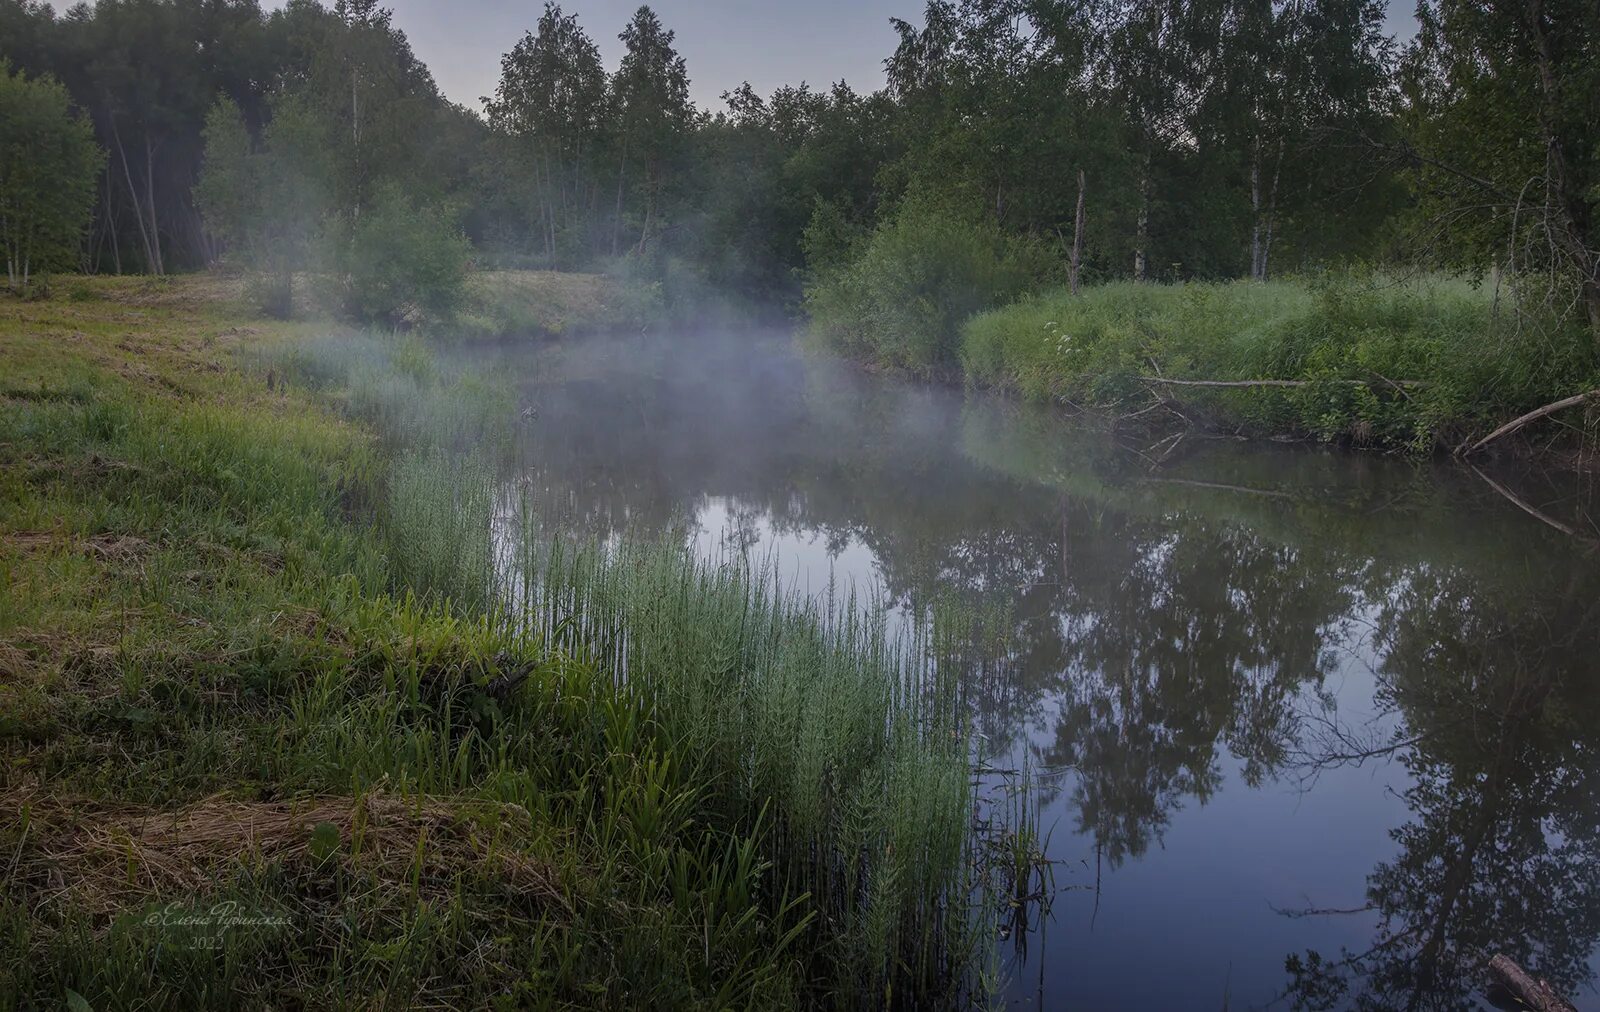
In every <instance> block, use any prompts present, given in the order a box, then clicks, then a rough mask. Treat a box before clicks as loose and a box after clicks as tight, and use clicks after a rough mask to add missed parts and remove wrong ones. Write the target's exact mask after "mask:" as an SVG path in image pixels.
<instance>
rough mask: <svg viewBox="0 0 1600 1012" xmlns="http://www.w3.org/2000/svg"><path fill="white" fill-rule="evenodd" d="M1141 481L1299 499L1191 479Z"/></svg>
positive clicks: (1142, 479) (1285, 494)
mask: <svg viewBox="0 0 1600 1012" xmlns="http://www.w3.org/2000/svg"><path fill="white" fill-rule="evenodd" d="M1141 456H1143V454H1141ZM1145 459H1146V460H1148V459H1149V458H1148V457H1146V458H1145ZM1139 481H1141V482H1146V483H1149V484H1152V485H1187V486H1189V487H1191V488H1213V489H1219V490H1221V491H1223V492H1245V493H1248V494H1249V495H1261V496H1266V497H1267V498H1269V499H1287V500H1289V501H1290V502H1295V501H1297V500H1298V498H1299V497H1298V496H1292V495H1290V494H1289V493H1287V492H1274V491H1272V490H1271V489H1265V488H1247V487H1245V486H1244V485H1224V484H1222V483H1221V482H1215V481H1194V480H1192V479H1189V478H1140V479H1139Z"/></svg>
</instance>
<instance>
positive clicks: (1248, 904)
mask: <svg viewBox="0 0 1600 1012" xmlns="http://www.w3.org/2000/svg"><path fill="white" fill-rule="evenodd" d="M494 354H495V358H494V361H493V363H492V365H493V368H494V369H495V370H496V371H497V372H500V373H502V374H503V375H512V376H514V377H516V378H517V382H518V384H519V396H520V397H521V398H522V401H523V404H524V405H526V406H527V408H528V409H529V410H528V411H527V412H526V417H525V419H524V421H523V423H522V424H521V425H520V426H519V432H520V433H521V437H520V439H521V442H522V444H523V449H525V450H526V451H527V452H526V453H525V454H524V455H523V457H524V459H525V461H526V462H527V463H526V464H525V468H526V470H525V473H523V474H519V475H517V476H516V480H517V481H518V482H519V487H520V488H524V489H527V488H531V489H534V490H535V492H536V494H537V496H538V497H539V500H540V503H541V508H543V509H545V510H547V511H550V512H552V513H554V514H557V515H559V517H560V518H561V520H562V522H563V523H565V524H568V525H571V526H572V527H575V528H578V529H582V530H587V531H595V532H601V533H607V532H616V531H624V530H627V531H634V532H645V533H659V532H662V531H668V530H674V529H681V528H682V525H684V524H687V525H688V527H687V529H688V530H689V532H690V533H689V534H688V535H687V536H688V537H689V538H690V539H691V541H692V543H693V544H694V545H695V546H696V549H697V550H699V551H703V552H707V553H712V552H725V551H729V550H733V551H743V552H747V553H750V554H751V555H752V556H760V557H762V558H765V559H772V560H775V565H777V566H778V567H779V569H780V571H781V572H782V573H783V574H784V576H785V578H786V579H788V580H790V581H792V582H793V583H794V584H795V585H797V586H800V587H803V588H813V589H816V590H818V591H819V592H820V590H821V588H823V587H825V586H828V585H829V583H830V581H832V582H833V584H835V585H838V584H840V583H846V584H849V583H853V584H855V585H857V586H859V587H867V586H874V587H877V588H879V589H880V590H881V592H882V594H883V598H884V602H885V605H886V606H887V607H890V608H892V609H897V610H901V611H910V610H915V609H918V608H920V607H923V606H924V605H925V603H926V602H928V601H930V600H932V599H933V598H934V597H935V596H937V595H954V596H956V597H958V598H960V599H963V600H965V601H967V602H969V604H970V605H971V608H972V611H973V614H975V615H978V616H980V617H981V621H979V622H978V623H977V625H978V627H980V628H981V629H982V631H983V639H982V642H981V643H975V644H974V647H973V661H972V664H971V666H970V671H969V672H968V674H967V676H966V677H967V693H968V697H969V699H970V701H971V706H972V714H973V720H974V724H975V727H976V728H977V729H978V730H979V731H980V732H981V734H982V735H983V740H984V742H985V747H986V752H987V753H988V755H989V761H990V762H991V764H992V765H995V766H999V767H1008V768H1026V769H1029V770H1031V771H1032V773H1033V775H1034V776H1035V777H1036V780H1037V785H1038V790H1039V795H1038V797H1039V803H1040V816H1041V822H1042V827H1043V829H1044V830H1045V831H1046V832H1048V833H1049V834H1050V835H1049V838H1048V841H1049V842H1048V857H1049V858H1050V859H1051V861H1052V862H1053V865H1052V869H1053V878H1054V886H1055V893H1054V898H1053V901H1052V903H1051V904H1050V909H1049V912H1048V916H1040V915H1039V914H1038V912H1033V913H1032V914H1031V915H1030V918H1029V923H1028V927H1027V930H1024V931H1017V932H1010V933H1009V934H1008V937H1007V939H1006V941H1005V942H1004V943H1003V951H1004V953H1005V960H1006V964H1007V966H1006V969H1007V973H1008V977H1009V981H1010V983H1009V985H1008V990H1007V992H1006V994H1005V997H1006V999H1007V1001H1008V1003H1009V1005H1010V1006H1011V1007H1016V1008H1029V1007H1039V1008H1050V1009H1057V1008H1061V1009H1072V1008H1081V1009H1106V1008H1118V1009H1146V1008H1148V1009H1170V1008H1212V1009H1216V1008H1224V1009H1243V1008H1260V1007H1266V1006H1268V1005H1270V1004H1274V1003H1276V1007H1280V1008H1288V1007H1294V1006H1295V1004H1296V1003H1297V1002H1298V1003H1300V1004H1302V1005H1304V1006H1306V1007H1326V1008H1347V1007H1365V1008H1404V1007H1415V1008H1458V1007H1469V1008H1470V1007H1475V1006H1479V1005H1484V1004H1485V1003H1484V999H1483V998H1482V985H1483V983H1484V976H1483V969H1484V966H1485V965H1486V963H1487V961H1488V959H1489V957H1490V956H1491V955H1493V954H1494V953H1497V952H1504V953H1506V954H1507V955H1510V956H1511V957H1512V958H1514V959H1516V960H1517V961H1518V962H1519V963H1521V964H1522V965H1524V966H1526V967H1529V968H1530V969H1536V970H1537V971H1538V972H1540V973H1542V974H1543V975H1545V976H1546V977H1548V978H1549V979H1550V980H1551V981H1553V982H1554V983H1555V984H1556V985H1557V986H1558V987H1560V988H1562V989H1564V990H1565V991H1566V993H1567V994H1568V995H1569V996H1571V997H1573V998H1574V999H1575V1000H1577V1002H1578V1004H1579V1005H1580V1007H1581V1006H1585V1005H1589V1004H1593V1003H1595V1000H1596V999H1595V994H1596V991H1595V969H1596V947H1597V938H1600V800H1597V799H1600V791H1597V789H1596V785H1597V784H1600V778H1597V776H1596V774H1597V772H1600V769H1597V767H1600V649H1597V648H1600V623H1597V621H1596V619H1597V617H1600V556H1597V555H1596V554H1595V553H1594V552H1593V551H1591V550H1590V548H1589V543H1588V542H1586V541H1584V540H1583V539H1582V538H1581V537H1578V538H1575V537H1573V536H1572V535H1569V534H1567V533H1563V532H1562V531H1560V530H1557V529H1556V528H1555V527H1553V526H1552V525H1551V524H1550V523H1546V522H1541V520H1540V519H1538V518H1536V517H1534V516H1532V515H1531V514H1530V513H1529V512H1527V511H1526V510H1524V509H1522V508H1519V506H1517V505H1515V504H1514V503H1512V502H1511V501H1509V500H1508V499H1507V498H1506V496H1505V495H1504V494H1502V492H1501V491H1498V490H1496V488H1495V487H1493V486H1492V485H1491V484H1490V483H1489V482H1487V481H1486V480H1484V478H1483V477H1481V476H1480V475H1478V474H1476V473H1474V472H1473V471H1471V470H1470V469H1466V468H1463V467H1460V466H1457V465H1454V464H1450V463H1443V462H1435V463H1417V462H1413V461H1406V460H1400V459H1395V458H1391V457H1382V456H1377V455H1359V454H1354V453H1348V452H1340V451H1335V450H1330V449H1322V448H1314V447H1306V446H1288V445H1279V444H1274V443H1270V442H1239V441H1233V440H1225V439H1216V438H1202V437H1200V436H1198V435H1189V436H1185V437H1184V438H1182V439H1179V440H1176V441H1175V442H1171V441H1169V442H1168V443H1165V444H1161V445H1156V443H1155V439H1156V437H1153V436H1149V435H1141V436H1134V435H1132V434H1121V435H1119V434H1118V433H1116V432H1113V431H1108V429H1107V428H1106V427H1105V426H1104V425H1087V424H1083V423H1079V422H1075V421H1074V420H1072V419H1069V418H1063V417H1061V416H1059V415H1058V414H1055V413H1052V412H1048V411H1043V410H1038V409H1034V408H1029V407H1027V406H1023V405H1019V404H1016V403H1013V402H1010V401H1008V400H1006V399H1004V398H1000V397H996V396H992V395H984V394H975V393H967V392H963V391H961V390H958V389H949V388H942V387H926V386H920V385H916V384H911V383H907V382H902V381H898V380H893V379H888V378H885V377H881V376H874V375H870V374H867V373H864V372H862V371H860V370H857V369H855V368H852V367H849V366H846V365H842V364H839V363H832V362H827V361H817V360H811V359H807V358H804V357H802V356H800V355H799V354H798V353H797V352H796V351H795V350H794V348H793V347H792V345H791V344H790V343H789V342H788V341H787V340H786V338H785V337H784V336H783V335H780V334H761V333H731V334H718V335H709V336H706V335H697V336H695V337H693V338H685V337H681V336H672V335H664V336H651V337H637V338H619V339H585V340H581V341H577V340H574V341H567V342H557V343H545V344H538V345H527V346H522V347H516V348H506V349H502V350H499V351H497V352H495V353H494ZM1491 476H1492V477H1494V478H1495V480H1496V481H1498V482H1499V483H1500V484H1501V485H1502V486H1504V487H1505V489H1506V490H1508V491H1513V492H1514V493H1515V494H1518V495H1520V496H1521V497H1523V498H1525V499H1526V500H1528V502H1529V504H1531V505H1535V506H1537V507H1538V508H1539V509H1541V511H1543V512H1545V513H1547V514H1549V518H1550V519H1552V520H1554V521H1556V522H1557V523H1562V524H1566V525H1568V526H1571V527H1573V528H1575V529H1579V530H1580V531H1588V530H1591V529H1592V528H1591V527H1590V526H1589V525H1588V522H1587V521H1586V520H1585V519H1584V517H1585V507H1586V506H1587V505H1589V496H1590V495H1591V491H1590V490H1589V488H1588V487H1587V486H1586V485H1585V484H1583V483H1582V482H1580V481H1579V480H1578V479H1576V478H1574V477H1570V476H1554V477H1551V476H1545V477H1540V476H1537V475H1526V474H1515V473H1513V474H1509V475H1508V474H1501V473H1496V474H1494V475H1491ZM1000 930H1001V928H1000V926H997V932H999V931H1000Z"/></svg>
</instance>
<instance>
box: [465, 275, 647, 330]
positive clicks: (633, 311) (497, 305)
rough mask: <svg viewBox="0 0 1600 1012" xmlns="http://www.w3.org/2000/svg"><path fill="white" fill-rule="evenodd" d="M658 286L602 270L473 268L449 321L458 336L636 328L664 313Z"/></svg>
mask: <svg viewBox="0 0 1600 1012" xmlns="http://www.w3.org/2000/svg"><path fill="white" fill-rule="evenodd" d="M664 312H665V310H664V305H663V298H662V293H661V288H660V285H656V284H651V283H648V282H644V281H637V280H631V279H621V278H613V277H609V276H607V275H603V274H574V273H566V272H559V271H510V270H498V271H479V272H476V273H475V274H473V275H471V276H470V277H469V278H468V281H467V285H466V294H465V298H464V304H463V306H462V307H461V309H460V311H459V312H458V313H457V314H456V318H455V319H453V320H451V321H450V323H449V331H450V332H451V333H453V334H456V335H459V336H463V337H529V336H552V335H560V334H570V333H583V332H593V331H601V330H618V329H628V330H638V329H639V328H641V327H643V326H646V325H648V324H650V323H653V322H655V321H657V320H658V319H660V318H661V317H662V315H663V314H664Z"/></svg>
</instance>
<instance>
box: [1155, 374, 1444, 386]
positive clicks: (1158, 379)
mask: <svg viewBox="0 0 1600 1012" xmlns="http://www.w3.org/2000/svg"><path fill="white" fill-rule="evenodd" d="M1139 378H1140V379H1141V380H1143V381H1144V382H1146V383H1159V384H1161V385H1163V386H1169V387H1309V386H1318V385H1320V384H1325V383H1341V384H1347V385H1351V386H1358V387H1369V386H1372V385H1373V384H1372V382H1371V381H1370V380H1358V379H1319V380H1279V379H1262V380H1181V379H1167V378H1165V377H1163V376H1140V377H1139ZM1379 379H1382V380H1383V382H1385V383H1387V384H1388V385H1389V386H1392V387H1395V388H1398V389H1404V388H1405V387H1425V386H1427V385H1428V383H1427V382H1426V381H1425V380H1392V379H1388V378H1387V377H1379Z"/></svg>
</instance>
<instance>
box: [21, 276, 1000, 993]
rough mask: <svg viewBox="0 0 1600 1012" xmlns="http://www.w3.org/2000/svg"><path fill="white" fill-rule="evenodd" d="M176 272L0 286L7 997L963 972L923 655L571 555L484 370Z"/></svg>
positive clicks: (674, 564) (850, 988) (952, 763)
mask: <svg viewBox="0 0 1600 1012" xmlns="http://www.w3.org/2000/svg"><path fill="white" fill-rule="evenodd" d="M201 288H202V285H201V284H200V283H197V284H196V286H195V288H193V289H189V288H186V287H185V282H183V281H178V282H171V283H164V284H159V285H141V284H130V283H122V282H114V283H100V282H95V283H89V282H81V283H78V285H77V287H76V288H75V289H74V290H75V291H76V292H77V293H78V294H76V295H73V296H67V295H62V296H59V297H58V298H56V299H54V300H51V301H44V302H29V303H21V302H6V303H4V304H0V314H3V315H0V366H3V368H0V702H3V705H0V713H3V714H4V718H3V721H0V757H3V763H4V766H3V770H0V808H3V810H4V811H5V812H6V813H7V817H6V818H4V819H0V867H3V868H4V869H5V871H4V874H5V889H4V893H3V899H0V1005H5V1006H7V1007H13V1006H23V1007H30V1006H34V1005H58V1004H62V1003H64V1002H65V1003H69V1004H75V1005H76V1004H77V1003H78V1001H79V999H81V1000H82V1002H83V1003H86V1004H87V1005H88V1006H89V1007H91V1008H95V1009H105V1008H131V1007H141V1008H143V1007H152V1006H156V1007H163V1006H165V1007H238V1006H249V1007H258V1006H263V1005H269V1006H282V1005H295V1006H299V1007H316V1008H321V1007H349V1006H362V1007H370V1006H373V1005H382V1006H396V1007H407V1006H411V1005H421V1004H432V1005H449V1006H452V1007H485V1006H502V1007H523V1006H533V1007H611V1008H638V1007H678V1008H720V1007H733V1006H738V1007H752V1006H753V1007H792V1006H794V1005H799V1004H838V1005H844V1006H858V1005H859V1006H872V1007H878V1006H881V1005H883V1004H886V1003H896V1002H899V1003H913V1002H915V1003H922V1002H927V1001H933V1000H936V999H945V1000H954V999H955V998H957V997H959V996H960V995H961V993H963V991H965V990H968V989H970V988H971V987H972V986H973V985H974V983H975V981H974V978H973V975H972V974H973V971H972V966H973V965H974V964H973V963H972V962H971V959H972V957H973V955H974V954H975V951H976V948H977V946H978V939H977V937H976V936H975V934H974V933H973V930H974V925H975V924H977V923H978V922H977V920H976V918H975V917H974V916H973V913H972V911H971V909H970V907H969V905H968V901H969V897H968V891H969V890H970V889H971V887H972V885H973V878H972V872H971V868H970V866H971V864H972V863H973V861H974V860H975V855H976V854H977V852H976V851H975V850H974V849H973V848H974V847H975V844H974V842H973V839H972V837H971V836H970V835H969V834H968V833H967V832H966V827H967V819H968V814H969V811H970V798H969V794H968V792H969V781H968V776H967V764H966V761H967V755H966V746H965V742H964V739H963V737H962V734H961V729H960V726H959V722H958V720H957V714H958V712H959V699H958V694H957V693H956V691H955V688H954V686H953V684H952V683H951V681H950V680H949V679H948V678H947V677H946V676H945V675H944V674H943V671H942V669H941V668H940V666H939V665H938V663H937V662H938V659H939V656H940V654H941V648H940V647H939V645H938V643H937V642H936V641H934V640H931V639H930V640H926V641H921V642H916V643H907V644H901V645H898V646H897V645H896V644H895V643H894V642H893V641H891V640H890V639H889V638H888V637H887V636H886V635H885V634H884V632H883V629H882V627H881V625H879V626H875V625H871V624H862V623H861V621H860V620H859V619H858V618H857V617H856V616H857V615H858V612H857V611H856V610H855V609H854V608H852V607H844V606H841V607H839V608H838V609H836V610H835V612H834V614H833V617H832V618H831V619H830V618H829V616H827V615H818V614H817V613H816V612H815V611H814V610H813V609H812V608H811V607H810V606H809V605H808V604H806V603H805V602H803V601H800V600H798V599H795V598H793V597H789V596H786V595H784V594H781V593H777V592H774V590H773V589H772V585H771V584H770V582H769V581H768V580H767V579H766V578H765V577H764V576H763V575H762V574H761V573H760V572H759V571H757V572H751V571H749V570H747V569H744V568H741V567H739V566H735V565H732V564H726V565H721V564H712V563H703V562H696V561H694V560H692V559H689V558H688V557H687V556H685V555H684V554H683V553H682V552H681V551H678V550H677V548H676V546H672V545H665V546H662V545H652V546H634V547H620V548H619V547H613V548H610V549H603V548H602V547H600V546H592V545H591V546H584V545H566V544H563V543H561V542H560V541H559V539H555V538H553V537H552V536H551V534H550V532H547V531H543V530H540V529H538V528H536V527H534V526H533V522H532V521H531V520H530V519H529V518H530V517H531V516H533V515H535V512H536V511H528V510H524V509H523V508H521V504H520V503H517V502H515V501H514V496H510V495H509V494H508V493H507V492H506V491H505V489H506V488H507V487H508V486H504V485H501V484H499V483H498V481H497V477H496V476H497V475H498V474H500V473H501V468H502V467H503V466H504V464H505V459H504V454H505V453H506V452H507V451H506V446H507V444H506V443H505V441H504V440H500V439H497V438H495V432H496V419H497V418H500V417H501V416H503V415H504V414H505V413H506V408H507V406H508V402H506V401H505V400H504V399H503V398H498V397H497V396H496V395H495V391H496V389H497V388H496V386H495V384H494V383H493V382H491V381H488V380H485V379H483V378H481V377H475V376H472V375H470V374H465V373H461V372H456V371H452V370H450V369H447V368H445V367H443V366H441V365H440V364H439V362H438V361H437V360H435V359H434V358H433V357H431V356H430V355H428V354H427V350H426V348H425V347H423V346H421V345H419V344H417V343H414V342H410V343H408V342H402V341H397V340H394V339H380V338H374V337H372V336H363V335H342V336H334V337H329V336H328V335H326V334H324V333H320V332H317V331H315V330H312V329H309V328H308V327H306V326H303V325H302V326H295V325H287V324H271V325H266V324H261V323H258V322H256V321H252V320H248V319H246V318H245V317H244V316H243V315H242V311H241V310H240V309H239V307H238V305H237V304H236V303H232V302H229V301H227V298H228V297H227V296H226V295H225V294H221V295H219V293H217V292H214V291H201ZM241 359H242V360H243V361H245V362H246V363H248V364H249V367H248V368H239V367H238V366H237V365H236V363H237V362H239V361H240V360H241ZM466 447H471V448H472V449H471V450H470V452H468V451H466V450H465V449H464V448H466ZM511 487H514V486H511Z"/></svg>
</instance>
